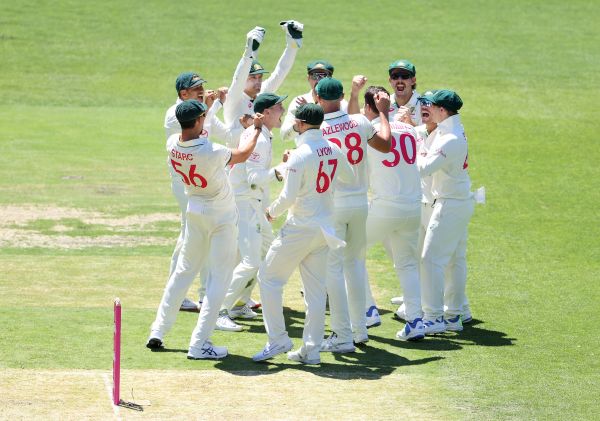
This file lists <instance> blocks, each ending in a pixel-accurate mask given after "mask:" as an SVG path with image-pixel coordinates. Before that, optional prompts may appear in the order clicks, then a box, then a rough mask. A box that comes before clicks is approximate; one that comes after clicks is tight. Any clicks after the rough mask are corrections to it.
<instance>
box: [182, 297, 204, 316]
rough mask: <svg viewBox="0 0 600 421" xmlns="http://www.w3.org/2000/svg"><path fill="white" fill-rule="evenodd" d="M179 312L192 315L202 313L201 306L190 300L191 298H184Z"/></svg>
mask: <svg viewBox="0 0 600 421" xmlns="http://www.w3.org/2000/svg"><path fill="white" fill-rule="evenodd" d="M179 311H189V312H192V313H200V306H199V305H198V304H196V303H195V302H193V301H192V300H190V299H189V298H184V299H183V302H182V303H181V307H179Z"/></svg>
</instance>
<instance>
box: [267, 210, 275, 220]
mask: <svg viewBox="0 0 600 421" xmlns="http://www.w3.org/2000/svg"><path fill="white" fill-rule="evenodd" d="M265 218H267V221H269V222H273V220H274V219H275V218H273V217H272V216H271V215H270V214H269V211H268V210H266V211H265Z"/></svg>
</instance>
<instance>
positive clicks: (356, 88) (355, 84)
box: [348, 75, 368, 114]
mask: <svg viewBox="0 0 600 421" xmlns="http://www.w3.org/2000/svg"><path fill="white" fill-rule="evenodd" d="M367 81H368V79H367V77H366V76H363V75H356V76H354V77H353V78H352V90H351V91H350V101H348V114H360V104H359V103H358V94H359V93H360V90H361V89H362V88H364V86H365V84H366V83H367Z"/></svg>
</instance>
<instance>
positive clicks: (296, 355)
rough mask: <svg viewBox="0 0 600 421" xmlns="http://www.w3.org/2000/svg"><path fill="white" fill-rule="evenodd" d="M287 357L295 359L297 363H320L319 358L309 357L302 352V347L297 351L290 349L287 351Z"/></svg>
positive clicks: (291, 359)
mask: <svg viewBox="0 0 600 421" xmlns="http://www.w3.org/2000/svg"><path fill="white" fill-rule="evenodd" d="M287 358H288V360H290V361H296V362H297V363H302V364H308V365H317V364H321V358H314V359H309V358H308V357H307V356H306V355H304V354H302V349H299V350H297V351H291V352H288V353H287Z"/></svg>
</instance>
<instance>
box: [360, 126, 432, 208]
mask: <svg viewBox="0 0 600 421" xmlns="http://www.w3.org/2000/svg"><path fill="white" fill-rule="evenodd" d="M373 125H374V127H375V129H378V128H379V122H378V119H377V120H374V124H373ZM390 129H391V132H392V137H391V139H390V142H391V148H390V152H388V153H382V152H379V151H377V150H375V149H374V148H368V152H367V154H368V162H369V184H370V187H371V192H372V193H373V199H376V200H382V201H384V202H385V203H388V204H390V205H396V206H412V207H414V206H418V205H419V202H420V200H421V179H420V176H419V170H418V168H417V165H416V161H417V153H418V147H417V134H416V132H415V129H414V128H413V126H411V125H410V124H405V123H401V122H391V123H390Z"/></svg>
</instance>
